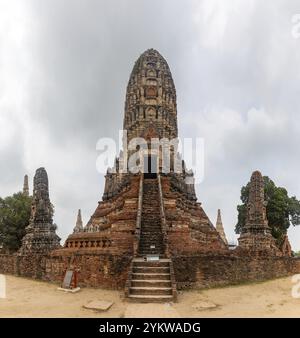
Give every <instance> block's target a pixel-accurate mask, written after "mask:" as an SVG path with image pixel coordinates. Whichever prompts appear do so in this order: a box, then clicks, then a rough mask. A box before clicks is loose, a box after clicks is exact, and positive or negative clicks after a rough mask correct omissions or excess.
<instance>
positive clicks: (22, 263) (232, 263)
mask: <svg viewBox="0 0 300 338" xmlns="http://www.w3.org/2000/svg"><path fill="white" fill-rule="evenodd" d="M131 259H132V257H131V256H121V255H119V256H116V255H111V254H99V253H95V254H92V253H89V254H75V255H73V256H72V255H56V254H55V253H54V254H51V255H48V256H42V255H32V256H20V255H0V273H3V274H12V275H16V276H24V277H30V278H34V279H40V280H45V281H49V282H56V283H58V284H60V283H61V282H62V279H63V276H64V273H65V271H66V269H67V268H70V266H71V267H76V269H78V284H79V286H81V287H104V288H111V289H121V288H123V287H124V286H125V282H126V279H127V274H128V270H129V265H130V262H131ZM172 260H173V265H174V272H175V277H176V282H177V286H178V288H179V289H184V288H188V287H200V288H205V287H212V286H218V285H219V286H221V285H231V284H238V283H242V282H249V281H262V280H267V279H273V278H279V277H284V276H288V275H292V274H296V273H300V259H299V258H290V257H268V256H250V255H248V256H247V255H244V256H241V255H240V256H238V255H235V254H228V255H226V254H224V255H221V254H218V255H217V254H207V253H206V254H197V255H194V256H191V255H186V256H183V255H181V256H173V257H172Z"/></svg>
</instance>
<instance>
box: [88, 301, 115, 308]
mask: <svg viewBox="0 0 300 338" xmlns="http://www.w3.org/2000/svg"><path fill="white" fill-rule="evenodd" d="M113 303H114V302H108V301H106V300H93V301H91V302H89V303H87V304H86V305H83V307H84V308H85V309H88V310H94V311H107V310H109V308H110V307H111V306H112V305H113Z"/></svg>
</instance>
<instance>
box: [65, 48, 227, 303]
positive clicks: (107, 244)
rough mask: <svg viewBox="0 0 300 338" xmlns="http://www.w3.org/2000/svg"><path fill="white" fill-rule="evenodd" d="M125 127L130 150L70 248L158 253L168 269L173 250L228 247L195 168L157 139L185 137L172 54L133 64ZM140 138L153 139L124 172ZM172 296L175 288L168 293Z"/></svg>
mask: <svg viewBox="0 0 300 338" xmlns="http://www.w3.org/2000/svg"><path fill="white" fill-rule="evenodd" d="M123 129H124V131H125V133H126V135H125V136H126V137H124V140H123V151H121V152H120V156H119V157H118V158H116V160H115V165H114V167H113V168H110V169H108V171H107V174H106V177H105V187H104V194H103V198H102V201H100V202H99V203H98V206H97V208H96V210H95V212H94V214H93V215H92V217H91V218H90V220H89V221H88V223H87V225H86V226H85V227H84V228H83V229H82V230H81V231H75V232H74V233H73V234H71V235H70V236H69V237H68V239H67V240H66V243H65V246H64V250H66V251H69V252H72V251H73V252H78V251H82V252H109V253H112V254H118V255H120V254H129V255H132V256H133V257H134V258H133V265H134V266H136V265H139V264H140V263H139V259H142V258H143V257H145V256H147V255H158V256H159V258H160V259H164V261H160V264H162V265H163V266H166V267H168V268H169V266H170V265H171V264H172V256H174V255H179V254H188V253H195V252H207V251H208V250H214V251H222V250H226V249H227V247H226V245H225V243H224V241H223V240H222V238H221V237H220V235H219V233H218V232H217V231H216V229H215V228H214V226H213V224H212V223H211V222H210V220H209V218H208V217H207V215H206V213H205V212H204V210H203V208H202V206H201V203H199V202H197V197H196V194H195V187H194V184H193V173H192V172H191V171H189V170H187V168H186V166H185V163H184V161H183V160H182V159H181V157H180V155H179V153H178V152H177V151H176V147H172V148H171V151H170V155H169V157H170V161H169V163H167V165H166V163H165V162H164V161H163V159H162V147H161V146H159V147H153V143H151V141H153V140H156V141H157V140H158V141H160V140H165V141H166V140H167V141H168V140H175V144H176V140H177V138H178V128H177V103H176V90H175V85H174V82H173V79H172V75H171V71H170V69H169V66H168V64H167V62H166V60H165V59H164V58H163V57H162V56H161V55H160V54H159V53H158V52H157V51H156V50H154V49H149V50H147V51H146V52H144V53H143V54H142V55H141V56H140V57H139V58H138V60H137V61H136V63H135V65H134V67H133V70H132V73H131V75H130V78H129V82H128V86H127V91H126V101H125V113H124V125H123ZM134 138H143V139H144V140H146V146H145V147H144V148H143V149H142V150H141V152H140V158H139V168H138V170H137V172H136V173H132V172H130V171H128V170H127V171H126V170H125V169H127V168H128V159H129V157H130V155H131V154H132V153H133V152H134V151H135V149H132V147H130V142H131V141H132V140H133V139H134ZM128 149H129V150H128ZM174 163H175V164H174ZM166 166H169V167H168V168H166ZM166 169H169V170H166ZM178 169H179V170H178ZM143 264H145V263H143ZM149 264H150V263H149ZM156 264H159V263H156ZM142 270H143V269H142V268H141V269H140V271H142ZM136 277H141V276H136ZM133 280H134V278H133ZM135 285H136V284H135V283H134V282H132V281H131V280H129V291H128V292H129V296H132V297H134V296H135V295H136V296H141V295H142V294H144V292H145V290H142V291H141V292H142V294H141V295H140V294H139V291H140V290H139V289H138V288H135ZM170 287H171V286H170ZM171 294H172V292H171V289H170V292H169V293H167V295H171ZM141 297H142V296H141Z"/></svg>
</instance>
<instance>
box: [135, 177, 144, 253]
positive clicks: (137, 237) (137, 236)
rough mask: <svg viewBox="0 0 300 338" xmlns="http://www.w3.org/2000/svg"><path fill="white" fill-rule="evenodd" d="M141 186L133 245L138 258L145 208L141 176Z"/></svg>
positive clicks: (141, 178)
mask: <svg viewBox="0 0 300 338" xmlns="http://www.w3.org/2000/svg"><path fill="white" fill-rule="evenodd" d="M140 175H141V177H140V185H139V198H138V210H137V217H136V227H135V236H134V243H133V253H134V256H137V253H138V247H139V242H140V237H141V224H142V207H143V186H144V175H143V174H142V173H141V174H140Z"/></svg>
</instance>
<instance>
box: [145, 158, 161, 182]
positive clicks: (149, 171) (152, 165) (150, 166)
mask: <svg viewBox="0 0 300 338" xmlns="http://www.w3.org/2000/svg"><path fill="white" fill-rule="evenodd" d="M157 167H158V166H157V156H156V155H146V156H145V157H144V178H156V177H157Z"/></svg>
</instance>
